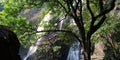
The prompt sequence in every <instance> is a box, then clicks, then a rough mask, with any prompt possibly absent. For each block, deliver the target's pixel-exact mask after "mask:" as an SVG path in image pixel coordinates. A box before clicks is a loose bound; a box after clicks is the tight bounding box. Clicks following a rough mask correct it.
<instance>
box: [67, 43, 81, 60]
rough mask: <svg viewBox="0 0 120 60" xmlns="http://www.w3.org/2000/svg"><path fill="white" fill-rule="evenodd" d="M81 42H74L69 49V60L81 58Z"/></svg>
mask: <svg viewBox="0 0 120 60" xmlns="http://www.w3.org/2000/svg"><path fill="white" fill-rule="evenodd" d="M80 55H81V52H80V43H79V42H76V43H74V44H73V45H72V46H71V47H70V50H69V53H68V57H67V60H80Z"/></svg>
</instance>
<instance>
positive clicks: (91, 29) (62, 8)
mask: <svg viewBox="0 0 120 60" xmlns="http://www.w3.org/2000/svg"><path fill="white" fill-rule="evenodd" d="M116 3H118V4H116V6H115V0H104V1H103V0H100V1H89V0H83V1H82V0H57V1H56V0H40V1H38V0H18V1H17V0H3V2H1V6H3V10H2V11H0V24H2V25H6V26H9V27H11V29H12V30H14V32H15V33H16V34H17V36H18V38H19V40H20V42H21V44H22V45H23V46H24V47H28V46H30V45H31V44H33V43H35V42H36V41H37V39H38V37H41V36H42V35H44V36H45V35H49V32H55V33H56V34H57V36H56V37H54V38H55V39H53V40H65V41H64V42H63V43H65V44H71V43H72V42H73V39H75V38H77V40H78V41H79V42H80V43H81V47H82V49H83V50H84V52H83V54H84V56H85V58H86V60H90V56H91V51H92V50H93V49H92V47H93V46H94V43H96V42H98V41H100V40H103V41H106V43H107V44H108V45H109V47H110V49H111V51H109V52H108V53H107V54H108V55H107V56H108V57H109V56H110V54H111V57H112V59H117V58H118V57H119V56H120V55H119V54H118V53H120V39H119V36H120V35H119V33H120V31H119V29H120V28H119V27H120V26H119V24H120V21H119V19H120V18H119V13H118V14H117V13H116V12H119V11H117V8H119V0H117V1H116ZM31 9H34V10H39V11H38V12H37V13H39V14H38V15H35V16H34V17H32V18H28V17H25V16H23V14H26V13H29V10H31ZM47 14H49V15H50V17H51V18H50V20H45V19H44V17H45V16H46V15H47ZM34 18H35V19H34ZM35 21H37V23H34V22H35ZM62 21H64V22H65V23H63V25H62V26H63V27H62V29H59V28H56V27H58V26H57V25H59V24H60V22H62ZM38 27H42V28H44V29H43V30H42V31H39V32H41V33H42V34H41V35H40V36H38V35H36V33H37V32H38V31H37V28H38ZM99 28H100V29H99ZM43 32H44V33H43ZM45 32H47V33H45ZM76 32H78V33H76ZM64 36H66V37H64ZM91 38H92V39H91ZM111 41H112V42H111ZM52 48H53V51H56V50H59V48H60V47H59V46H53V47H52ZM48 49H49V48H48Z"/></svg>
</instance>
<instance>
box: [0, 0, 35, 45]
mask: <svg viewBox="0 0 120 60" xmlns="http://www.w3.org/2000/svg"><path fill="white" fill-rule="evenodd" d="M18 5H19V4H17V5H16V4H13V1H12V0H10V1H9V2H7V3H5V4H4V10H2V11H1V12H0V24H1V25H5V26H9V27H10V28H11V29H12V30H13V31H14V32H15V33H16V34H17V36H18V39H19V40H20V43H21V44H22V45H23V46H24V47H27V46H29V45H30V44H31V42H28V41H30V40H35V38H36V37H35V35H34V34H33V35H32V36H33V37H30V36H31V35H30V34H31V33H32V29H34V28H35V27H34V26H32V24H31V23H30V22H28V21H27V18H26V17H22V16H20V12H21V10H22V9H21V8H19V6H21V5H19V6H18Z"/></svg>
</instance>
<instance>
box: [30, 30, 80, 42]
mask: <svg viewBox="0 0 120 60" xmlns="http://www.w3.org/2000/svg"><path fill="white" fill-rule="evenodd" d="M41 32H65V33H70V34H72V35H73V36H74V37H75V38H76V39H77V40H78V41H79V42H80V43H81V40H80V39H79V37H78V36H77V35H76V34H75V33H73V32H72V31H68V30H43V31H36V32H34V33H32V34H36V33H41Z"/></svg>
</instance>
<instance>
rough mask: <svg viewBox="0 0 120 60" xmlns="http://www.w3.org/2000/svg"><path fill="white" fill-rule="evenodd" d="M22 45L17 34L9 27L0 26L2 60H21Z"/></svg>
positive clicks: (0, 55)
mask: <svg viewBox="0 0 120 60" xmlns="http://www.w3.org/2000/svg"><path fill="white" fill-rule="evenodd" d="M19 47H20V43H19V41H18V38H17V36H16V34H15V33H14V32H13V31H11V30H10V29H9V28H8V27H6V26H3V25H0V60H1V59H2V60H21V59H20V56H19V55H18V53H19Z"/></svg>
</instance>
